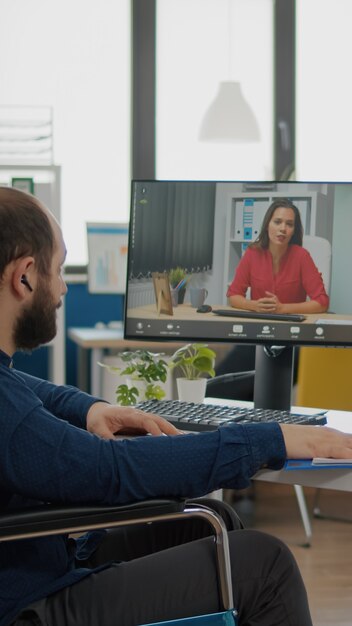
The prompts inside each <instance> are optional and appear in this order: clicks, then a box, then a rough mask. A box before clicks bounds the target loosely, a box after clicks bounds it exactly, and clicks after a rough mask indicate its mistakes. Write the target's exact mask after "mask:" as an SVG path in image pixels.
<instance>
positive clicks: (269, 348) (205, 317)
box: [125, 180, 352, 409]
mask: <svg viewBox="0 0 352 626" xmlns="http://www.w3.org/2000/svg"><path fill="white" fill-rule="evenodd" d="M282 199H286V200H288V201H289V202H291V203H293V204H294V205H295V207H297V209H298V212H299V215H300V219H301V222H302V227H303V233H304V236H303V243H302V246H301V247H302V248H305V249H306V250H308V252H309V254H310V258H311V259H313V261H312V262H313V263H314V265H315V267H316V268H317V271H318V274H319V275H321V276H322V281H323V287H324V289H325V292H326V294H327V295H328V301H329V306H328V309H327V310H325V312H322V313H314V314H312V313H309V314H307V315H304V319H303V320H300V319H299V320H296V319H288V320H286V321H285V320H281V319H278V318H275V317H274V319H268V318H265V316H264V317H263V318H260V319H256V318H251V317H249V318H242V317H236V309H234V308H233V307H231V305H230V304H229V300H228V298H227V295H226V294H227V291H228V288H229V285H230V284H231V282H232V280H233V278H234V276H235V274H236V269H237V266H238V264H239V262H240V260H241V259H242V257H243V255H244V253H245V252H246V251H247V249H248V246H250V244H251V243H253V242H254V241H255V240H257V238H258V236H259V234H260V232H261V228H262V224H263V219H264V216H265V214H266V212H267V210H268V208H269V207H270V206H271V205H272V203H273V202H275V201H276V200H282ZM351 233H352V183H334V182H293V181H292V182H291V181H289V182H281V181H280V182H263V181H257V182H248V181H246V182H245V181H242V182H241V181H233V182H230V181H147V180H143V181H142V180H134V181H132V190H131V214H130V230H129V247H128V263H127V287H126V301H125V337H126V338H128V339H136V338H138V339H141V340H153V341H154V340H162V341H167V340H170V341H175V340H177V341H185V342H195V341H206V342H207V341H211V342H214V341H219V342H233V343H237V344H255V345H256V346H257V347H256V373H255V386H254V401H255V405H256V406H261V407H263V408H278V409H282V408H284V409H288V408H290V405H291V389H292V372H293V349H294V347H295V346H335V347H336V346H346V347H349V346H352V271H351V259H352V252H351ZM296 245H298V244H296ZM177 268H178V269H180V268H181V270H184V272H185V278H184V279H183V282H182V281H181V280H180V281H179V284H178V285H170V281H169V280H168V277H169V272H170V270H171V269H177ZM182 287H183V288H184V287H186V291H185V293H184V290H183V299H181V300H182V302H180V293H181V289H182ZM191 290H193V291H192V294H193V295H192V297H193V305H194V306H192V302H191ZM195 295H196V296H197V297H196V298H195V297H194V296H195ZM205 296H206V298H205V304H208V305H209V306H211V307H212V310H211V311H210V312H205V313H204V312H198V311H197V309H199V306H198V305H199V303H200V302H201V301H202V300H203V299H204V297H205ZM246 297H249V292H247V294H246ZM197 298H198V299H197ZM199 298H200V299H199ZM308 299H309V298H308ZM195 302H196V304H195ZM325 302H327V300H325ZM326 306H327V305H326ZM218 310H220V311H221V310H230V311H231V312H232V313H233V314H234V316H233V317H225V316H224V315H219V314H216V313H215V312H214V311H218ZM238 310H239V309H238Z"/></svg>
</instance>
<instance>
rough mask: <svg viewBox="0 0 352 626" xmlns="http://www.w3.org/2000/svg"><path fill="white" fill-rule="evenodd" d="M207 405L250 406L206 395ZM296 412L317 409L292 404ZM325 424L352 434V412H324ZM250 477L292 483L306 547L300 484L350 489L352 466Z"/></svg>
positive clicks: (306, 521) (307, 523) (308, 528)
mask: <svg viewBox="0 0 352 626" xmlns="http://www.w3.org/2000/svg"><path fill="white" fill-rule="evenodd" d="M204 401H205V403H206V404H227V405H232V406H242V407H243V406H245V407H251V406H252V403H251V402H238V401H236V400H220V399H219V398H205V400H204ZM292 410H293V411H297V412H298V413H307V414H309V413H314V412H316V411H318V410H319V409H311V408H304V407H297V406H294V407H292ZM326 416H327V426H329V427H330V428H336V429H337V430H341V431H343V432H346V433H352V412H350V411H333V410H330V411H328V412H327V414H326ZM323 428H324V427H323ZM253 480H261V481H264V482H269V483H282V484H285V485H292V486H293V487H294V490H295V494H296V498H297V502H298V506H299V510H300V514H301V518H302V523H303V527H304V530H305V534H306V544H305V545H306V546H309V545H310V542H311V538H312V528H311V523H310V519H309V514H308V510H307V505H306V501H305V497H304V492H303V487H315V488H317V489H336V490H337V491H348V492H352V468H341V469H335V468H334V469H314V470H285V469H282V470H278V471H276V470H275V471H274V470H260V471H259V472H257V473H256V474H255V475H254V476H253Z"/></svg>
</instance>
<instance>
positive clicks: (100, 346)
mask: <svg viewBox="0 0 352 626" xmlns="http://www.w3.org/2000/svg"><path fill="white" fill-rule="evenodd" d="M67 334H68V337H69V338H70V339H71V340H72V341H73V342H74V343H75V344H76V345H77V348H78V353H77V386H78V387H79V388H80V389H82V391H88V389H89V351H91V357H90V358H91V385H90V389H91V394H92V395H94V396H101V389H102V386H101V378H102V368H101V367H100V366H99V365H98V362H99V361H102V359H103V356H104V354H105V352H106V351H107V350H116V351H117V352H122V351H123V350H137V349H140V348H146V349H148V350H150V351H151V352H174V351H175V350H177V349H178V348H180V347H181V346H183V345H185V342H184V341H182V342H179V341H164V342H163V341H149V340H147V338H145V339H144V341H143V340H142V339H136V340H134V339H133V340H131V339H124V337H123V326H122V323H121V326H120V327H117V328H116V327H114V328H109V327H106V328H69V329H68V331H67ZM208 345H209V347H211V348H212V349H213V350H214V351H216V353H217V356H218V357H219V356H221V354H222V355H224V353H225V352H226V351H228V350H230V349H231V344H223V343H219V344H213V343H212V344H210V343H208ZM219 360H220V359H219Z"/></svg>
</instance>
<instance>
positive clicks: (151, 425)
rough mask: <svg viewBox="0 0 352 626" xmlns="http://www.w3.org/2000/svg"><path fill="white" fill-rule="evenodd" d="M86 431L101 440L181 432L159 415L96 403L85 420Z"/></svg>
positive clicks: (178, 433) (131, 408) (177, 433)
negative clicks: (116, 435)
mask: <svg viewBox="0 0 352 626" xmlns="http://www.w3.org/2000/svg"><path fill="white" fill-rule="evenodd" d="M86 423H87V430H88V431H89V432H90V433H95V434H96V435H99V436H100V437H103V439H113V438H114V434H118V435H145V434H146V433H150V434H151V435H181V434H182V432H181V431H180V430H177V428H175V426H173V425H172V424H170V422H168V421H167V420H165V419H164V418H163V417H160V416H159V415H154V414H152V413H145V412H144V411H140V410H139V409H134V408H133V407H122V406H115V405H111V404H107V403H105V402H96V403H95V404H93V405H92V406H91V407H90V409H89V411H88V413H87V418H86Z"/></svg>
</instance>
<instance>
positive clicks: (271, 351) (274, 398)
mask: <svg viewBox="0 0 352 626" xmlns="http://www.w3.org/2000/svg"><path fill="white" fill-rule="evenodd" d="M292 381H293V348H292V347H288V346H256V351H255V378H254V406H255V407H256V408H261V409H279V410H284V411H289V410H290V409H291V395H292Z"/></svg>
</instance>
